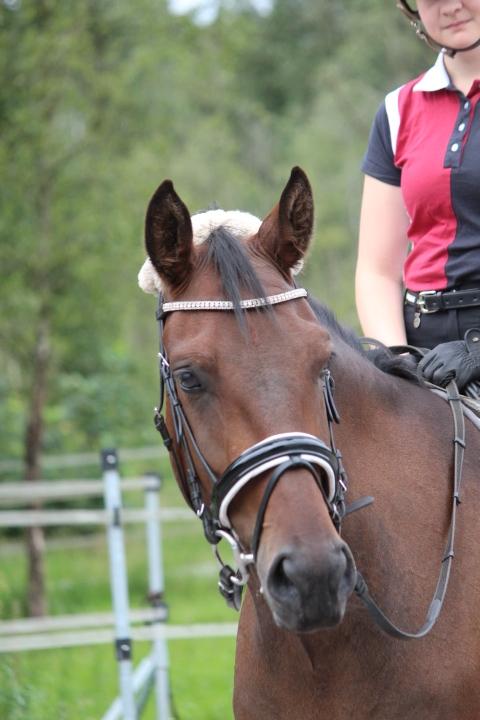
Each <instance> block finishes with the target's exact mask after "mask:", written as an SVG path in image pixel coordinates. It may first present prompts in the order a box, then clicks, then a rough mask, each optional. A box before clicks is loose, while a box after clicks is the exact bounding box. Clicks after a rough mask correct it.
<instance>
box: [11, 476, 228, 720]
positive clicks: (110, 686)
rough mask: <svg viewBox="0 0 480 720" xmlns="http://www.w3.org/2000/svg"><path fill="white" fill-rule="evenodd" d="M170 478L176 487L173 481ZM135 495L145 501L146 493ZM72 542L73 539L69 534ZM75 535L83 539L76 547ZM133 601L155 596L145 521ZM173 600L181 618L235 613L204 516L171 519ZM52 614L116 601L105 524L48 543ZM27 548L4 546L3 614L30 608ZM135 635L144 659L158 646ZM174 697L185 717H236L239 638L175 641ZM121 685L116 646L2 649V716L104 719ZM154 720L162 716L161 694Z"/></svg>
mask: <svg viewBox="0 0 480 720" xmlns="http://www.w3.org/2000/svg"><path fill="white" fill-rule="evenodd" d="M168 484H169V485H170V487H167V485H168ZM168 484H166V487H165V488H164V489H163V490H162V503H163V505H165V506H167V505H168V506H172V505H173V504H174V503H175V504H176V505H179V504H180V502H181V501H180V500H179V497H178V490H177V489H176V488H173V487H172V486H173V483H168ZM127 497H128V504H129V505H133V506H136V507H138V506H141V504H142V497H141V494H139V495H138V496H136V497H135V495H134V496H133V497H130V496H127V495H126V496H125V498H127ZM63 542H65V546H62V543H63ZM72 544H73V545H74V546H73V547H72ZM126 550H127V562H128V573H129V593H130V605H131V607H145V606H146V605H147V601H146V593H147V557H146V548H145V533H144V528H143V527H141V526H128V527H127V528H126ZM163 555H164V569H165V586H166V601H167V603H168V605H169V609H170V617H169V622H171V623H175V624H176V623H199V622H225V621H226V622H234V621H236V620H237V615H236V613H234V612H233V611H232V610H229V609H228V608H227V607H226V605H225V603H224V601H223V600H222V598H221V597H220V596H219V594H218V591H217V589H216V582H217V566H216V563H215V561H214V558H213V555H212V552H211V550H210V548H209V546H208V544H207V542H206V541H205V540H204V539H203V534H202V530H201V524H200V523H199V522H197V521H195V520H194V521H191V522H179V523H176V524H171V523H168V524H164V526H163ZM46 571H47V586H48V606H49V614H50V615H55V614H69V613H83V612H100V611H108V610H111V597H110V585H109V567H108V553H107V548H106V540H105V535H104V533H103V532H102V533H100V534H96V535H91V536H83V538H82V543H81V544H80V545H79V546H78V547H76V546H75V542H74V541H73V540H72V536H71V535H68V536H67V537H65V539H64V541H62V538H61V537H59V536H58V533H57V534H56V535H55V538H54V540H52V541H51V543H50V545H49V543H48V542H47V554H46ZM25 578H26V564H25V554H24V551H23V548H22V547H21V545H19V546H14V545H13V546H12V544H4V546H3V549H0V617H1V618H2V619H8V618H14V617H21V616H24V615H25V601H24V596H25ZM149 647H150V646H149V644H148V643H138V644H134V663H138V662H139V660H140V659H141V658H142V657H143V656H144V655H146V654H147V653H148V652H149ZM168 648H169V655H170V667H171V687H172V694H173V702H174V706H175V709H176V711H177V713H178V717H179V718H180V719H181V720H229V719H230V718H231V717H232V711H231V695H232V683H233V658H234V648H235V640H234V638H211V639H210V638H207V639H199V640H171V641H169V643H168ZM117 693H118V683H117V666H116V662H115V659H114V653H113V648H112V647H111V646H106V645H105V646H92V647H84V648H70V649H62V650H48V651H35V652H33V651H32V652H24V653H11V654H3V655H0V718H1V720H90V719H91V720H97V719H98V718H100V717H101V716H102V714H103V713H104V712H105V711H106V709H107V708H108V706H109V705H110V703H111V701H112V700H113V698H114V697H115V696H116V694H117ZM142 717H143V718H145V720H153V719H154V717H155V714H154V705H153V698H152V699H151V700H150V701H149V703H148V706H147V708H146V711H145V713H144V715H143V716H142Z"/></svg>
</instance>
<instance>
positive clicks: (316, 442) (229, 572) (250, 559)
mask: <svg viewBox="0 0 480 720" xmlns="http://www.w3.org/2000/svg"><path fill="white" fill-rule="evenodd" d="M307 296H308V293H307V291H306V290H305V289H304V288H294V289H292V290H289V291H287V292H285V293H279V294H277V295H271V296H267V297H262V298H251V299H246V300H241V301H240V307H241V308H242V309H243V310H252V309H259V310H266V309H268V308H270V307H272V306H274V305H277V304H279V303H284V302H289V301H291V300H296V299H298V298H305V297H307ZM198 310H202V311H215V312H218V311H230V312H231V311H234V310H235V306H234V303H233V302H231V301H228V300H194V301H178V302H164V298H163V295H162V294H160V295H159V302H158V309H157V312H156V319H157V321H158V328H159V353H158V357H159V368H160V399H159V403H158V407H157V408H155V416H154V422H155V427H156V429H157V430H158V431H159V433H160V434H161V436H162V439H163V442H164V444H165V446H166V448H167V450H168V451H169V453H170V455H171V457H172V463H173V465H174V467H175V470H176V475H177V478H178V480H179V482H180V484H181V487H182V490H183V493H184V495H185V497H186V499H187V501H188V502H189V504H190V506H191V507H192V509H193V510H194V511H195V513H196V514H197V516H198V518H199V519H200V520H201V521H202V524H203V530H204V534H205V537H206V539H207V541H208V542H209V543H210V545H211V546H212V547H213V548H214V552H215V555H216V557H217V560H218V562H219V564H220V572H219V583H218V587H219V590H220V593H221V594H222V595H223V597H224V598H225V600H226V601H227V604H228V605H229V606H231V607H233V608H235V609H236V610H239V609H240V604H241V596H242V590H243V587H244V586H245V585H246V583H247V581H248V579H249V567H250V566H251V565H255V562H256V559H257V553H258V547H259V543H260V539H261V534H262V527H263V520H264V517H265V512H266V509H267V505H268V502H269V500H270V497H271V495H272V493H273V491H274V490H275V487H276V485H277V483H278V481H279V480H280V478H281V477H282V476H283V475H284V473H286V472H287V471H290V470H295V469H300V468H302V469H304V470H307V471H308V472H309V473H310V474H311V475H312V477H313V478H314V480H315V483H316V485H317V486H318V488H319V490H320V492H321V494H322V496H323V499H324V501H325V504H326V507H327V509H328V513H329V515H330V518H331V520H332V522H333V524H334V526H335V528H336V529H337V531H338V532H339V533H340V531H341V524H342V521H343V519H344V517H345V516H346V515H348V514H350V513H352V512H354V511H356V510H360V509H362V508H364V507H366V506H367V505H370V504H371V503H372V502H373V498H372V497H362V498H359V499H358V500H356V501H354V502H353V503H351V504H349V505H347V504H346V502H345V494H346V492H347V476H346V473H345V469H344V467H343V463H342V454H341V452H340V451H339V450H338V448H337V447H336V445H335V439H334V434H333V425H334V424H338V423H339V422H340V416H339V413H338V411H337V408H336V406H335V402H334V397H333V389H334V383H333V378H332V375H331V373H330V370H329V369H328V368H325V369H324V370H323V372H322V378H321V379H322V390H323V399H324V406H325V413H326V419H327V425H328V432H329V444H328V445H327V444H326V443H324V442H323V441H322V440H320V439H319V438H317V437H315V436H313V435H309V434H307V433H302V432H291V433H281V434H279V435H271V436H269V437H267V438H265V439H263V440H261V441H260V442H258V443H255V444H254V445H252V446H251V447H249V448H247V449H246V450H244V451H243V452H242V453H241V454H240V455H239V457H237V458H236V459H235V460H234V461H233V462H232V463H231V464H230V465H229V466H228V467H227V468H226V469H225V470H224V471H223V473H222V474H221V475H220V476H218V475H217V474H216V473H215V472H214V471H213V470H212V468H211V467H210V465H209V463H208V461H207V460H206V458H205V456H204V455H203V453H202V451H201V450H200V448H199V446H198V444H197V442H196V439H195V436H194V433H193V431H192V428H191V426H190V424H189V422H188V418H187V417H186V415H185V412H184V409H183V407H182V403H181V401H180V399H179V397H178V394H177V390H176V386H175V380H174V377H173V373H172V371H171V368H170V364H169V361H168V357H167V353H166V349H165V347H164V341H163V338H164V323H165V318H166V316H167V315H168V314H169V313H172V312H177V311H198ZM407 349H408V350H415V348H407ZM397 350H398V351H403V350H405V348H397ZM165 394H166V395H167V397H168V401H169V404H170V410H171V415H172V422H173V428H174V437H175V442H174V441H173V438H172V436H171V435H170V432H169V430H168V428H167V425H166V423H165V419H164V416H163V414H162V408H163V404H164V399H165ZM446 399H447V400H448V402H449V404H450V407H451V409H452V413H453V419H454V427H455V436H454V441H453V442H454V481H453V493H452V507H451V519H450V527H449V532H448V537H447V543H446V548H445V552H444V555H443V558H442V563H441V569H440V574H439V578H438V581H437V586H436V590H435V593H434V597H433V600H432V602H431V604H430V607H429V610H428V612H427V618H426V621H425V623H424V625H423V626H422V627H421V628H420V630H418V631H417V632H413V633H412V632H406V631H403V630H401V629H400V628H398V627H397V626H396V625H395V624H394V623H392V622H391V621H390V620H389V619H388V618H387V617H386V616H385V614H384V613H383V611H382V610H381V609H380V608H379V607H378V605H377V604H376V602H375V601H374V600H373V598H372V596H371V595H370V593H369V590H368V586H367V584H366V582H365V580H364V578H363V576H362V575H361V573H360V572H358V571H357V580H356V584H355V593H356V594H357V596H358V597H359V598H360V599H361V600H362V602H363V603H364V604H365V606H366V608H367V610H368V612H369V613H370V615H371V617H372V618H373V620H374V621H375V623H376V624H377V625H379V626H380V627H381V628H382V630H384V631H385V632H386V633H388V634H389V635H391V636H393V637H395V638H399V639H403V640H410V639H418V638H422V637H424V636H425V635H427V634H428V633H429V632H430V630H431V629H432V627H433V626H434V624H435V622H436V621H437V619H438V616H439V614H440V611H441V608H442V606H443V602H444V599H445V595H446V591H447V586H448V581H449V577H450V569H451V565H452V561H453V558H454V554H455V553H454V539H455V526H456V510H457V506H458V505H459V503H460V486H461V479H462V467H463V457H464V450H465V424H464V418H463V411H462V407H461V398H460V396H459V393H458V389H457V387H456V384H455V382H453V381H452V382H451V383H449V385H448V387H447V390H446ZM197 467H201V468H202V470H203V472H204V473H205V474H206V476H207V477H208V479H209V481H210V486H211V492H210V502H209V503H208V502H207V501H206V499H205V498H204V496H203V493H202V487H201V483H200V479H199V476H198V472H197ZM269 471H273V472H272V474H271V475H270V477H269V479H268V481H267V484H266V487H265V490H264V492H263V496H262V499H261V502H260V505H259V509H258V513H257V518H256V521H255V528H254V531H253V535H252V540H251V547H250V548H249V549H246V548H243V547H242V544H241V542H240V540H239V537H238V535H237V533H236V532H235V529H234V528H233V527H232V524H231V522H230V518H229V507H230V505H231V503H232V501H233V500H234V498H235V497H236V496H237V494H238V493H239V492H240V491H241V490H242V489H243V488H244V487H245V486H246V485H247V484H248V483H249V482H251V481H252V480H254V479H256V478H258V477H259V476H260V475H262V474H264V473H266V472H269ZM220 540H225V541H226V542H227V543H228V544H229V545H230V548H231V551H232V554H233V558H234V561H235V565H236V567H235V569H233V568H232V567H231V566H230V565H228V564H226V563H225V562H223V560H222V558H221V556H220V553H219V551H218V543H219V542H220Z"/></svg>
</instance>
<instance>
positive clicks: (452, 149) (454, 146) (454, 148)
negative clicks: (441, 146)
mask: <svg viewBox="0 0 480 720" xmlns="http://www.w3.org/2000/svg"><path fill="white" fill-rule="evenodd" d="M458 148H459V145H458V143H453V145H452V147H451V148H450V150H451V151H452V152H457V150H458Z"/></svg>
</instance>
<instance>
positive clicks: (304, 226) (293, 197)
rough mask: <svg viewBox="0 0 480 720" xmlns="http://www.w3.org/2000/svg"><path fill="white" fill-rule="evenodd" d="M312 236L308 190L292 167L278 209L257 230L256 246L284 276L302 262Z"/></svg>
mask: <svg viewBox="0 0 480 720" xmlns="http://www.w3.org/2000/svg"><path fill="white" fill-rule="evenodd" d="M312 232H313V194H312V188H311V187H310V183H309V181H308V178H307V176H306V175H305V173H304V172H303V170H302V169H301V168H299V167H294V168H293V170H292V172H291V175H290V179H289V180H288V183H287V184H286V186H285V189H284V190H283V192H282V195H281V198H280V201H279V203H278V205H276V206H275V207H274V208H273V210H272V211H271V212H270V213H269V214H268V215H267V217H266V218H265V220H264V221H263V223H262V225H261V226H260V229H259V231H258V242H259V245H261V248H262V250H263V251H264V252H265V251H267V252H268V253H269V255H270V256H271V257H272V258H273V259H274V261H275V262H276V263H277V265H279V266H280V268H281V269H282V270H283V271H284V272H286V273H287V274H288V273H289V272H290V270H291V269H292V268H294V267H295V265H297V264H298V263H299V262H300V261H301V260H302V259H303V257H304V255H305V253H306V251H307V249H308V245H309V243H310V238H311V236H312Z"/></svg>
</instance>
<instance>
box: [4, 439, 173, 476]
mask: <svg viewBox="0 0 480 720" xmlns="http://www.w3.org/2000/svg"><path fill="white" fill-rule="evenodd" d="M166 454H167V451H166V450H165V448H164V447H163V446H162V445H160V444H158V445H149V446H147V447H143V448H127V449H124V450H121V451H120V453H119V457H120V461H122V462H127V461H129V460H158V459H159V458H160V457H165V456H166ZM92 465H95V466H98V453H95V452H91V453H72V454H70V455H44V456H43V458H42V466H43V467H44V468H45V469H51V470H53V469H58V468H67V467H86V466H92ZM22 468H23V462H22V461H21V460H17V459H12V460H0V472H10V471H11V472H14V471H17V470H21V469H22Z"/></svg>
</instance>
